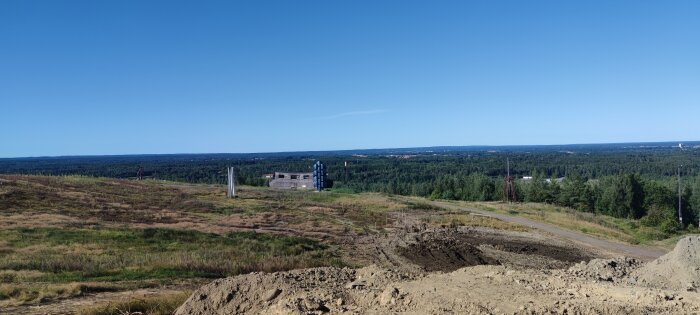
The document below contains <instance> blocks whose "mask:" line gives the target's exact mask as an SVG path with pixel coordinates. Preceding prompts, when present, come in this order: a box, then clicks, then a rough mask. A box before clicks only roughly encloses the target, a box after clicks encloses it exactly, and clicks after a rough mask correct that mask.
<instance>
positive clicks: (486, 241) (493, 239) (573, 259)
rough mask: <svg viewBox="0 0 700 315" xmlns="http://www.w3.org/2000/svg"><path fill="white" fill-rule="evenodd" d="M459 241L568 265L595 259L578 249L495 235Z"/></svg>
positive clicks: (464, 237)
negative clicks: (545, 258)
mask: <svg viewBox="0 0 700 315" xmlns="http://www.w3.org/2000/svg"><path fill="white" fill-rule="evenodd" d="M457 239H458V240H459V241H461V242H465V243H469V244H472V245H474V246H479V245H490V246H492V247H493V248H494V249H496V250H499V251H505V252H510V253H515V254H525V255H538V256H543V257H547V258H551V259H554V260H557V261H561V262H566V263H577V262H581V261H589V260H591V259H593V258H594V257H593V256H592V255H591V254H589V253H587V252H585V251H582V250H580V249H578V248H572V247H565V246H559V245H550V244H543V243H540V242H534V241H532V240H525V239H518V238H505V237H499V236H498V235H493V234H489V235H486V234H481V233H479V234H463V233H462V234H459V235H458V236H457Z"/></svg>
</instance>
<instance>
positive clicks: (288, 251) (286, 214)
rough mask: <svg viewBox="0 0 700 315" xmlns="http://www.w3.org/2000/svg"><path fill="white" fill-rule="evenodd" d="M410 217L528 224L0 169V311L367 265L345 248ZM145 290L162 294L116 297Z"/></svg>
mask: <svg viewBox="0 0 700 315" xmlns="http://www.w3.org/2000/svg"><path fill="white" fill-rule="evenodd" d="M462 204H463V205H465V206H467V207H477V208H481V209H486V210H490V211H498V212H502V213H508V214H511V215H520V216H525V217H528V218H531V219H535V220H541V221H545V222H549V223H552V224H556V225H559V226H562V227H565V228H570V229H574V230H579V231H582V232H585V233H589V234H593V235H597V236H602V237H606V238H612V239H618V240H623V241H627V242H631V243H654V244H656V243H658V241H654V239H656V238H663V236H661V235H656V234H654V231H650V230H647V229H645V228H644V227H641V226H639V224H637V223H636V222H634V221H630V220H620V219H614V218H610V217H602V216H593V215H591V214H585V213H580V212H576V211H573V210H570V209H565V208H560V207H554V206H549V205H542V204H513V205H508V204H501V203H462ZM407 214H412V215H410V216H407ZM406 217H410V218H412V220H415V219H417V221H411V222H418V223H425V224H429V225H433V226H455V225H460V226H479V227H490V228H494V229H503V230H514V231H526V230H528V228H527V227H523V226H520V225H515V224H511V223H506V222H503V221H500V220H497V219H494V218H489V217H484V216H479V215H474V214H465V213H463V212H455V211H448V210H444V209H442V208H440V207H437V206H435V205H432V204H431V203H430V202H429V201H427V200H425V199H421V198H411V197H399V196H387V195H383V194H375V193H363V194H353V193H346V192H342V191H337V192H333V191H331V192H323V193H316V192H310V191H294V190H287V191H284V190H274V189H269V188H262V187H240V189H239V190H238V197H237V198H234V199H228V198H226V195H225V190H224V187H221V186H212V185H191V184H183V183H174V182H166V181H150V180H146V181H130V180H115V179H107V178H91V177H79V176H65V177H47V176H8V175H1V176H0V226H1V227H2V229H0V309H2V308H3V307H4V308H7V307H24V306H26V305H47V304H51V303H63V302H65V301H70V300H73V299H75V300H77V298H79V299H86V298H89V297H91V296H107V295H110V294H113V295H114V296H116V297H115V298H114V299H112V300H104V298H102V299H100V300H96V301H95V303H91V304H90V305H88V306H85V305H81V306H80V307H78V308H76V309H74V311H75V312H77V313H79V314H91V315H101V314H119V311H123V310H132V311H141V312H144V311H145V312H146V313H148V314H168V313H169V312H170V311H172V309H174V308H175V307H176V306H177V305H179V303H180V302H181V301H182V300H184V299H185V297H186V296H187V292H190V291H191V290H192V289H194V288H196V287H198V286H199V285H201V284H203V283H206V282H208V281H210V280H211V279H213V278H219V277H225V276H231V275H237V274H241V273H247V272H251V271H268V272H271V271H278V270H288V269H296V268H306V267H314V266H358V265H360V264H361V263H362V262H359V261H355V260H353V258H354V257H353V255H352V253H347V252H344V251H343V248H344V246H343V245H344V244H349V243H350V242H353V240H354V239H356V238H357V237H358V236H360V235H366V234H373V233H383V232H385V231H386V228H389V227H392V226H393V224H394V221H395V220H400V219H402V218H406ZM655 242H656V243H655ZM665 242H667V244H671V243H672V241H670V240H666V241H665ZM144 290H145V291H148V292H151V291H154V292H156V293H158V292H162V294H155V295H152V294H151V295H144V296H141V297H138V298H130V297H129V295H127V296H126V297H124V296H120V295H119V294H121V293H126V292H136V291H144Z"/></svg>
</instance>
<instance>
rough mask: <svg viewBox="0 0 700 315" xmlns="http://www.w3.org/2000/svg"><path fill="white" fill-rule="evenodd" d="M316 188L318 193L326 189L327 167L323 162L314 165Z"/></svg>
mask: <svg viewBox="0 0 700 315" xmlns="http://www.w3.org/2000/svg"><path fill="white" fill-rule="evenodd" d="M314 188H316V191H322V190H323V189H324V188H326V166H325V165H323V163H321V161H316V163H314Z"/></svg>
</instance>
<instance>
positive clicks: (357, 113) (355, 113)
mask: <svg viewBox="0 0 700 315" xmlns="http://www.w3.org/2000/svg"><path fill="white" fill-rule="evenodd" d="M386 112H387V110H385V109H372V110H358V111H352V112H344V113H339V114H335V115H330V116H323V117H318V118H317V119H319V120H329V119H338V118H342V117H348V116H363V115H374V114H381V113H386Z"/></svg>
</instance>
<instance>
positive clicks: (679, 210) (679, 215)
mask: <svg viewBox="0 0 700 315" xmlns="http://www.w3.org/2000/svg"><path fill="white" fill-rule="evenodd" d="M682 166H683V165H679V166H678V221H679V222H680V223H681V227H683V213H682V212H681V167H682Z"/></svg>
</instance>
